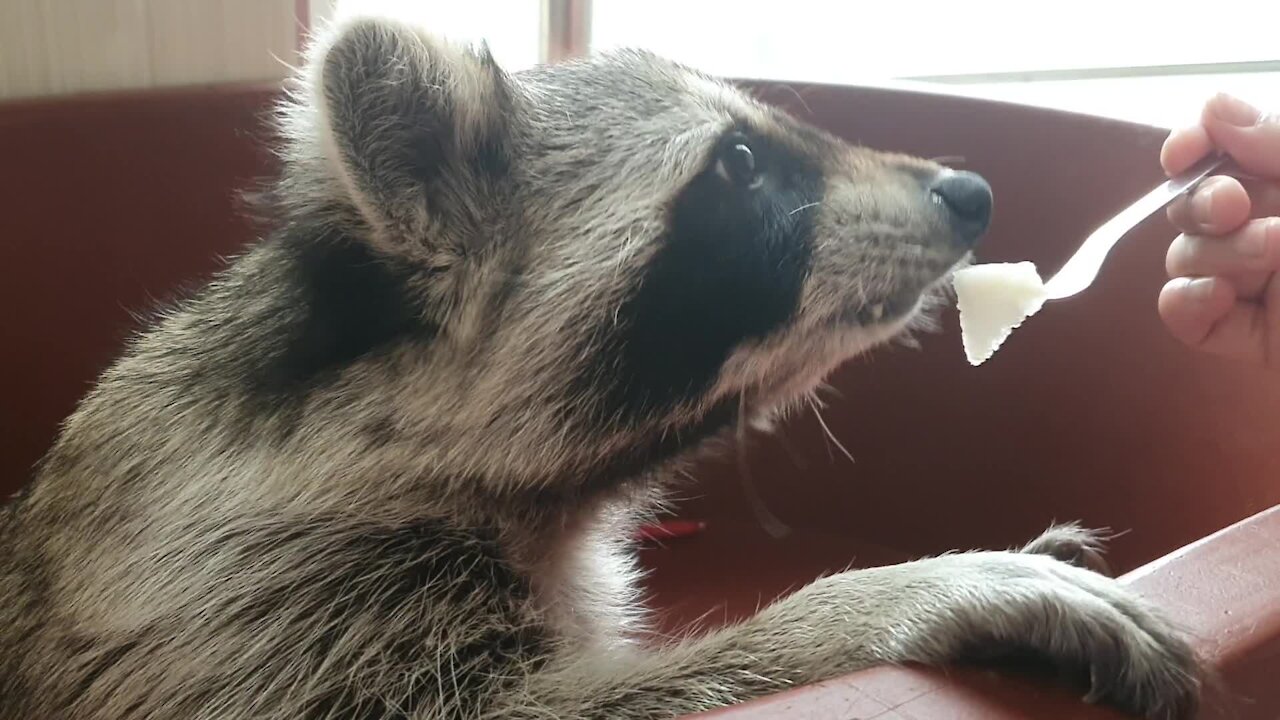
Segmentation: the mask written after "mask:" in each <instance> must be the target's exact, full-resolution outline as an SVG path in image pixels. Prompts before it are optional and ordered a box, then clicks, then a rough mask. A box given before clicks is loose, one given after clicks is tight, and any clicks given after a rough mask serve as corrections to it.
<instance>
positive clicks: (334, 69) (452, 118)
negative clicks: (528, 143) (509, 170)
mask: <svg viewBox="0 0 1280 720" xmlns="http://www.w3.org/2000/svg"><path fill="white" fill-rule="evenodd" d="M313 52H314V55H313V56H312V60H311V68H312V71H311V72H312V75H311V83H310V84H311V92H312V99H311V101H312V102H313V103H315V107H316V108H317V109H319V110H320V111H321V113H320V114H321V116H322V117H321V118H320V122H319V126H320V127H319V130H320V132H321V134H322V135H325V136H326V137H324V138H323V140H322V142H323V144H324V148H325V154H326V155H327V156H328V161H329V164H330V166H331V167H332V169H333V171H334V172H336V173H337V174H338V176H339V179H340V180H341V183H342V185H343V188H344V189H345V191H346V192H347V193H348V194H349V195H350V200H351V202H352V204H353V205H355V207H356V208H357V209H358V210H359V211H360V213H361V214H362V215H363V216H364V218H365V220H366V221H367V222H368V223H369V225H370V226H371V227H372V229H373V232H374V235H375V239H376V240H377V241H378V242H380V243H381V244H384V245H388V246H391V247H390V248H388V249H395V250H400V251H409V252H410V253H412V252H413V251H414V250H415V249H419V246H420V245H421V243H423V242H424V241H425V240H427V238H428V236H429V235H431V234H432V231H433V230H436V229H439V228H441V227H445V226H447V225H448V224H449V223H450V221H451V220H454V219H457V216H458V214H459V213H462V212H464V211H465V208H467V207H471V206H474V203H475V202H476V198H475V197H474V194H475V193H476V192H477V190H479V189H481V188H483V187H485V186H486V185H487V184H488V183H487V182H486V181H487V180H489V179H492V176H493V175H496V174H500V173H502V172H505V169H506V162H507V158H508V154H507V143H508V136H507V125H506V123H507V118H508V117H509V115H510V112H511V104H512V100H511V98H512V93H511V86H510V79H509V78H508V76H507V75H506V74H505V73H503V72H502V70H501V69H500V68H499V67H498V66H497V64H496V63H495V62H494V60H493V56H492V55H491V54H490V53H489V51H488V49H487V48H486V47H482V48H481V49H480V50H479V51H473V50H471V49H469V48H464V47H461V46H458V45H454V44H452V43H449V42H446V41H444V40H443V39H438V38H435V37H432V36H430V35H428V34H426V33H424V32H422V31H421V30H419V29H417V28H414V27H411V26H409V25H406V24H402V23H400V22H397V21H394V20H388V19H383V18H373V19H370V18H360V19H355V20H350V21H347V22H345V23H343V24H342V25H340V26H338V27H336V28H334V29H333V30H332V32H331V33H330V34H329V37H328V38H327V39H326V40H323V41H321V42H320V43H318V45H317V47H316V48H315V49H314V50H313ZM467 193H470V195H471V196H470V197H468V196H467Z"/></svg>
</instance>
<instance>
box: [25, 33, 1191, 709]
mask: <svg viewBox="0 0 1280 720" xmlns="http://www.w3.org/2000/svg"><path fill="white" fill-rule="evenodd" d="M278 127H279V129H280V131H281V137H282V138H283V141H282V142H281V143H280V153H281V157H282V158H283V163H282V165H283V170H282V172H281V174H280V177H279V178H278V180H277V181H275V182H274V183H273V185H272V187H271V188H270V190H269V192H268V200H269V204H270V208H271V210H272V212H273V213H274V217H275V221H274V224H273V226H272V230H271V231H270V233H267V234H266V235H265V237H264V239H263V240H261V241H260V242H258V243H255V244H254V245H253V246H252V247H250V248H248V249H247V250H246V251H245V252H244V253H243V254H242V255H240V256H239V257H237V258H235V259H234V261H233V262H231V263H229V265H228V267H227V268H225V269H224V270H223V271H222V272H221V273H220V274H219V275H218V276H217V277H216V278H215V279H214V280H212V281H211V282H210V283H209V284H208V285H207V286H206V287H204V288H203V289H201V290H200V291H199V292H197V293H195V294H194V295H192V296H191V297H189V298H187V299H184V300H182V301H181V302H179V303H177V304H176V305H175V306H174V307H173V309H171V310H170V311H168V312H166V313H164V314H162V315H161V316H160V317H157V318H156V319H155V321H154V322H153V323H151V325H150V327H149V329H147V330H146V331H145V332H142V333H140V334H139V335H138V336H137V337H136V338H134V339H133V340H132V341H131V343H130V344H129V347H128V348H127V350H126V351H125V352H124V354H123V355H122V357H121V358H120V359H119V360H118V361H117V362H116V363H115V364H114V365H112V366H111V367H110V368H109V369H107V370H106V371H105V372H104V373H103V374H102V376H101V377H100V378H99V381H98V382H97V383H96V385H95V387H94V388H93V389H92V390H91V391H90V392H89V393H88V394H87V396H86V397H85V398H84V399H83V401H82V402H81V404H80V405H79V407H78V408H77V409H76V411H75V412H74V413H73V414H72V415H71V416H70V417H69V418H68V419H67V421H66V422H65V425H64V427H63V429H62V432H61V434H60V436H59V438H58V439H57V441H56V443H55V445H54V446H53V447H52V449H51V450H50V451H49V453H48V454H47V456H46V457H45V458H44V459H43V460H42V462H41V464H40V467H39V469H38V472H37V476H36V478H35V479H34V482H33V483H32V485H31V486H30V488H29V489H28V490H27V491H26V492H25V493H24V495H23V496H22V497H20V498H18V499H16V500H15V501H14V502H12V503H11V504H10V505H9V506H8V507H6V508H5V509H4V511H3V515H2V516H0V517H2V518H3V519H2V520H0V547H3V557H2V558H0V576H2V579H0V628H3V632H2V634H0V718H3V720H18V719H19V718H22V719H24V720H25V719H29V718H48V719H54V718H57V719H58V720H108V719H109V720H129V719H132V718H139V719H140V718H148V719H151V720H164V719H169V718H173V719H177V718H182V719H183V720H192V719H207V720H214V719H217V720H240V719H245V720H247V719H249V718H253V719H255V720H267V719H278V720H284V719H286V718H287V719H289V720H297V719H308V720H312V719H314V720H320V719H333V720H336V719H339V718H341V719H356V718H359V719H370V720H371V719H374V718H378V719H390V718H403V719H408V718H414V719H425V718H468V719H471V718H483V719H491V718H492V719H496V718H512V719H521V718H529V719H533V718H539V719H541V718H568V719H581V720H586V719H588V718H622V719H635V720H640V719H650V718H671V717H676V716H679V715H682V714H685V713H692V712H697V711H702V710H706V709H709V708H716V707H722V706H725V705H730V704H733V703H737V702H741V701H744V700H747V699H750V698H754V697H758V696H761V695H764V694H768V693H773V692H776V691H779V690H782V689H785V688H788V687H792V686H795V685H799V684H802V683H809V682H813V681H818V680H822V679H825V678H830V677H832V676H834V675H837V674H840V673H846V672H849V671H853V670H857V669H860V668H866V667H868V666H873V665H878V664H888V663H907V662H918V663H927V664H934V665H937V664H943V663H948V662H951V661H954V660H958V659H963V658H969V657H975V656H978V657H984V658H985V657H995V656H1001V655H1004V654H1013V653H1027V652H1029V653H1032V654H1034V655H1037V656H1040V657H1042V658H1044V659H1046V660H1048V661H1050V662H1053V663H1056V664H1058V665H1060V666H1063V667H1065V668H1071V669H1076V670H1080V671H1083V672H1085V673H1086V674H1087V675H1088V676H1089V677H1090V678H1091V679H1092V689H1091V694H1090V697H1091V698H1092V699H1095V700H1098V701H1102V702H1106V703H1110V704H1112V705H1115V706H1118V707H1120V708H1124V709H1127V710H1130V711H1133V712H1135V713H1138V714H1141V715H1144V716H1146V717H1150V718H1183V717H1189V716H1190V715H1191V714H1192V713H1193V711H1194V708H1195V707H1196V704H1197V698H1198V696H1199V679H1198V678H1199V677H1200V672H1199V664H1198V662H1197V660H1196V658H1195V656H1194V654H1193V653H1192V651H1191V649H1190V648H1189V646H1188V645H1187V644H1186V642H1185V641H1184V640H1183V639H1182V637H1181V636H1180V635H1179V634H1178V633H1177V632H1175V630H1174V628H1172V627H1171V626H1170V624H1169V623H1167V622H1166V621H1165V620H1162V619H1161V617H1160V616H1159V615H1158V614H1157V612H1156V611H1155V610H1154V609H1152V608H1151V607H1149V606H1148V605H1147V604H1145V603H1144V602H1143V601H1142V600H1141V599H1139V598H1138V597H1135V596H1134V595H1132V594H1130V593H1129V592H1128V591H1126V590H1125V589H1123V588H1122V587H1121V586H1119V585H1118V584H1116V583H1114V582H1113V581H1111V580H1109V579H1107V578H1106V577H1104V576H1102V575H1100V574H1095V573H1092V572H1090V571H1089V570H1086V569H1083V568H1080V567H1076V566H1074V565H1072V564H1070V563H1067V562H1062V561H1060V560H1059V559H1058V558H1064V559H1071V558H1074V557H1088V556H1090V554H1091V553H1092V551H1093V549H1094V546H1095V544H1096V540H1097V538H1096V537H1095V536H1094V535H1092V534H1090V533H1088V532H1085V531H1083V530H1080V529H1078V528H1073V527H1059V528H1054V529H1051V530H1050V531H1049V532H1048V533H1047V534H1046V535H1045V536H1044V537H1043V538H1041V539H1040V540H1038V541H1035V542H1033V543H1032V544H1031V545H1029V546H1027V548H1024V551H1001V552H966V553H958V554H949V555H944V556H941V557H930V558H924V559H920V560H917V561H913V562H908V563H905V564H902V565H897V566H890V567H882V568H876V569H868V570H857V571H849V572H844V573H840V574H835V575H831V576H828V577H824V578H822V579H819V580H817V581H815V582H813V583H812V584H810V585H808V586H807V587H804V588H802V589H800V590H798V591H796V592H795V593H792V594H790V595H788V596H786V597H785V598H783V599H781V600H778V601H777V602H775V603H774V604H772V605H770V606H768V607H765V608H764V609H762V610H761V611H760V612H759V613H757V614H756V615H755V616H753V617H751V618H749V619H747V620H744V621H742V622H740V623H737V624H734V625H730V626H727V627H723V628H720V629H715V630H711V631H709V632H706V633H704V634H699V635H696V636H693V637H689V638H684V639H679V640H673V641H670V642H665V643H660V642H654V641H653V640H652V638H651V637H650V636H649V635H648V634H647V632H646V624H645V617H644V613H643V612H642V611H641V609H640V608H641V603H640V602H639V600H638V598H637V594H636V589H635V588H636V574H637V570H636V565H635V560H634V557H633V551H632V548H631V547H630V546H629V540H630V538H631V537H632V536H633V530H634V529H635V528H636V525H637V523H640V522H642V521H643V520H645V519H646V518H647V517H649V515H650V513H651V512H652V511H653V509H654V508H655V507H656V506H657V503H660V502H661V500H662V498H663V494H664V492H665V491H666V490H667V487H668V483H669V479H670V478H672V477H673V476H674V475H675V474H677V471H678V470H679V469H680V467H681V466H682V465H684V464H687V463H689V462H691V461H693V460H694V459H696V458H698V457H700V456H701V455H702V454H703V453H705V452H710V451H713V450H714V449H715V447H716V445H717V443H719V442H720V441H721V440H722V439H724V438H726V437H727V436H728V435H729V434H731V433H732V431H733V429H734V428H735V427H736V426H737V425H738V424H739V423H742V422H760V421H765V420H767V419H768V418H770V417H772V416H774V415H775V414H776V413H778V412H782V411H785V410H787V409H788V408H791V407H794V406H795V405H796V404H797V403H798V402H800V401H801V400H803V398H805V397H806V395H807V394H808V393H810V392H811V391H812V390H813V389H814V388H815V386H816V385H818V384H819V383H820V382H821V381H822V380H823V378H824V377H826V376H827V375H828V374H829V373H830V372H831V371H832V370H833V369H834V368H836V367H837V366H838V365H840V364H841V363H842V362H844V361H846V360H848V359H849V358H851V357H852V356H855V355H857V354H859V353H861V352H863V351H865V350H867V349H868V348H871V347H873V346H876V345H879V344H882V343H885V342H887V341H889V340H890V339H892V338H894V337H896V336H898V335H900V334H901V333H903V332H904V331H906V330H908V329H909V327H910V326H911V324H912V323H913V322H915V320H916V319H917V318H919V317H921V316H922V314H924V311H925V310H924V309H925V306H926V305H927V304H928V301H929V298H930V297H933V296H934V295H936V293H937V292H938V288H939V287H940V286H941V285H942V284H944V283H945V281H946V278H947V277H948V275H949V273H951V272H952V271H953V270H954V269H956V268H957V267H959V266H961V265H963V264H964V263H965V262H967V261H968V258H969V257H970V256H971V253H972V250H973V247H974V245H975V243H976V242H977V241H978V240H979V238H980V237H981V236H982V234H983V233H984V232H985V229H986V227H987V225H988V222H989V218H990V214H991V207H992V193H991V190H990V188H989V187H988V185H987V183H986V182H985V181H984V180H983V179H982V178H981V177H979V176H977V175H974V174H971V173H966V172H959V171H955V170H951V169H948V168H944V167H942V166H940V165H938V164H935V163H933V162H929V161H925V160H922V159H918V158H914V157H908V156H904V155H899V154H889V153H883V152H878V151H873V150H870V149H866V148H861V147H855V146H852V145H850V144H847V143H845V142H843V141H841V140H839V139H837V138H835V137H833V136H832V135H830V134H828V133H826V132H823V131H821V130H819V129H816V128H814V127H811V126H810V125H808V124H805V123H803V122H801V121H799V120H797V119H795V118H792V117H790V116H788V115H786V114H785V113H783V112H782V111H780V110H778V109H775V108H772V107H770V106H768V105H765V104H762V103H761V102H759V101H757V100H756V99H753V98H752V97H750V96H749V95H747V94H745V93H743V92H741V91H740V90H738V89H735V88H734V87H733V86H732V85H730V84H728V83H726V82H723V81H720V80H717V79H714V78H712V77H708V76H706V75H704V74H702V73H700V72H697V71H695V70H692V69H690V68H687V67H684V66H681V65H679V64H676V63H673V62H670V61H667V60H664V59H661V58H659V57H656V56H654V55H652V54H649V53H647V52H642V51H618V52H612V53H602V54H599V55H595V56H592V57H589V58H585V59H581V60H575V61H571V62H567V63H562V64H556V65H550V66H543V67H537V68H534V69H530V70H527V71H524V72H521V73H518V74H509V73H507V72H504V71H503V70H502V69H501V68H500V67H498V65H497V64H496V63H495V62H494V60H493V58H492V56H491V55H490V54H489V53H488V51H487V50H486V49H484V48H483V46H482V47H480V48H472V47H469V46H463V45H460V44H455V43H452V42H449V41H446V40H443V39H440V38H438V37H436V36H434V35H432V34H430V33H428V32H426V31H424V30H421V29H418V28H416V27H414V26H411V25H407V24H404V23H401V22H399V21H397V20H393V19H387V18H367V17H365V18H354V19H350V20H347V21H344V22H341V23H339V24H336V25H335V26H333V27H331V28H329V29H327V30H326V31H324V32H323V33H322V34H321V35H320V36H319V37H318V38H317V39H316V40H315V42H314V43H313V44H312V46H311V49H310V50H309V54H308V57H307V59H306V63H305V64H304V66H303V68H302V69H301V70H300V71H299V73H298V74H297V77H296V78H294V79H293V80H292V81H291V83H290V85H289V91H288V93H287V97H286V99H285V100H284V101H282V104H281V108H280V112H279V116H278ZM175 241H180V239H177V240H175Z"/></svg>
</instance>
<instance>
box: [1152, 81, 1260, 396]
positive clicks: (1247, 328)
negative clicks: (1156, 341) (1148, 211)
mask: <svg viewBox="0 0 1280 720" xmlns="http://www.w3.org/2000/svg"><path fill="white" fill-rule="evenodd" d="M1215 149H1216V150H1220V151H1222V152H1225V153H1227V154H1228V155H1230V156H1231V158H1232V159H1233V160H1234V161H1235V163H1236V165H1238V166H1239V167H1240V168H1241V169H1242V170H1244V171H1245V172H1246V173H1248V174H1249V175H1251V176H1253V178H1256V179H1249V180H1243V181H1242V180H1237V179H1236V178H1233V177H1226V176H1215V177H1211V178H1208V179H1207V180H1205V181H1204V182H1203V183H1201V184H1200V186H1199V187H1198V188H1196V189H1195V190H1194V191H1193V192H1192V193H1191V194H1190V196H1189V197H1183V198H1179V199H1178V200H1177V201H1176V202H1174V203H1173V204H1172V205H1171V206H1170V207H1169V219H1170V221H1172V222H1173V224H1174V225H1175V226H1176V227H1177V228H1178V229H1179V230H1181V231H1182V234H1181V235H1179V236H1178V237H1177V238H1175V239H1174V241H1173V242H1172V243H1171V244H1170V246H1169V252H1168V255H1167V257H1166V260H1165V265H1166V268H1167V270H1168V272H1169V277H1170V278H1172V279H1171V280H1170V281H1169V283H1168V284H1166V285H1165V286H1164V289H1163V290H1162V291H1161V292H1160V299H1159V303H1158V307H1159V310H1160V316H1161V317H1162V318H1163V319H1164V323H1165V325H1166V326H1167V327H1168V328H1169V331H1170V332H1171V333H1172V334H1173V335H1174V337H1176V338H1178V339H1179V340H1181V341H1182V342H1184V343H1186V344H1188V345H1190V346H1191V347H1194V348H1197V349H1200V350H1204V351H1206V352H1211V353H1215V354H1219V355H1224V356H1228V357H1234V358H1239V359H1244V360H1247V361H1251V362H1254V363H1257V364H1260V365H1262V366H1264V367H1267V368H1269V369H1272V370H1275V371H1280V280H1277V272H1280V115H1277V114H1269V115H1264V114H1263V113H1261V112H1260V111H1259V110H1258V109H1257V108H1254V107H1252V106H1250V105H1248V104H1247V103H1244V102H1242V101H1241V100H1239V99H1237V98H1234V97H1231V96H1228V95H1217V96H1215V97H1213V98H1212V99H1210V100H1209V101H1208V102H1207V103H1206V104H1205V107H1204V111H1203V113H1202V114H1201V119H1200V124H1198V125H1195V126H1193V127H1189V128H1185V129H1182V130H1177V131H1174V132H1173V133H1171V134H1170V135H1169V137H1168V138H1167V139H1166V140H1165V143H1164V147H1163V148H1162V150H1161V153H1160V164H1161V165H1162V166H1163V167H1164V170H1165V172H1166V173H1168V174H1169V175H1175V174H1177V173H1179V172H1182V171H1183V170H1185V169H1187V168H1188V167H1190V166H1191V165H1192V164H1194V163H1195V162H1196V161H1198V160H1199V159H1200V158H1202V157H1204V156H1205V155H1207V154H1208V153H1209V152H1211V151H1213V150H1215Z"/></svg>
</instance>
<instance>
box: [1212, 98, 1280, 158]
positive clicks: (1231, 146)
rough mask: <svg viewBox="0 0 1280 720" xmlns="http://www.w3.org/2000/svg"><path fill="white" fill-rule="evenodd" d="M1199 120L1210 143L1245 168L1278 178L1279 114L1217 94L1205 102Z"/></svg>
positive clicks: (1279, 153) (1279, 155)
mask: <svg viewBox="0 0 1280 720" xmlns="http://www.w3.org/2000/svg"><path fill="white" fill-rule="evenodd" d="M1201 122H1202V123H1203V125H1204V129H1205V131H1206V132H1207V133H1208V136H1209V139H1210V140H1211V141H1212V142H1213V144H1214V146H1216V147H1218V148H1221V149H1222V150H1224V151H1225V152H1226V153H1227V154H1228V155H1230V156H1231V157H1232V159H1234V160H1235V161H1236V164H1238V165H1239V166H1240V167H1241V168H1242V169H1243V170H1244V171H1245V172H1248V173H1251V174H1253V175H1257V176H1259V177H1263V178H1271V179H1280V115H1276V114H1270V115H1264V114H1263V113H1262V111H1260V110H1259V109H1258V108H1256V107H1254V106H1252V105H1250V104H1249V103H1246V102H1244V101H1243V100H1240V99H1239V98H1236V97H1233V96H1231V95H1226V94H1218V95H1215V96H1214V97H1213V98H1211V99H1210V100H1209V102H1208V103H1206V104H1205V107H1204V112H1203V113H1202V115H1201Z"/></svg>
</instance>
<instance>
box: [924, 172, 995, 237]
mask: <svg viewBox="0 0 1280 720" xmlns="http://www.w3.org/2000/svg"><path fill="white" fill-rule="evenodd" d="M929 192H930V193H931V194H932V196H933V198H934V201H935V202H938V203H940V204H941V205H943V206H945V207H946V209H947V211H948V215H949V219H950V222H951V226H952V227H953V228H954V229H955V231H956V237H957V239H958V240H959V241H960V242H961V243H963V244H964V245H965V246H966V247H968V248H972V247H973V246H974V245H976V244H977V242H978V239H979V238H981V237H982V234H983V233H985V232H986V231H987V227H988V226H989V225H990V224H991V205H992V200H993V198H992V194H991V186H990V185H989V184H987V181H986V180H985V179H983V177H982V176H981V175H978V174H976V173H971V172H964V171H959V172H957V171H955V170H943V171H942V172H941V173H939V174H938V176H937V177H936V178H934V180H933V182H932V183H931V184H930V185H929Z"/></svg>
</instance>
